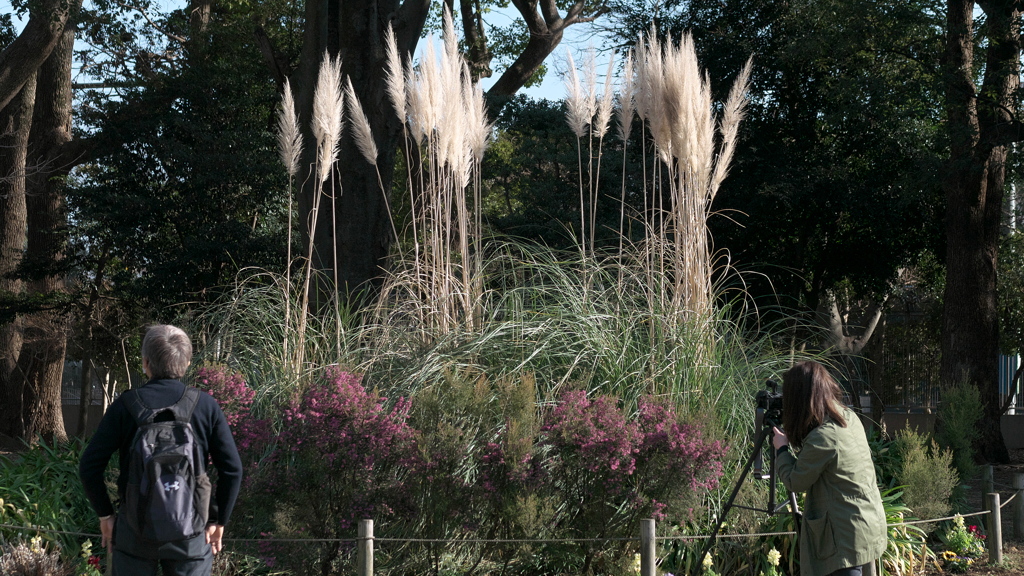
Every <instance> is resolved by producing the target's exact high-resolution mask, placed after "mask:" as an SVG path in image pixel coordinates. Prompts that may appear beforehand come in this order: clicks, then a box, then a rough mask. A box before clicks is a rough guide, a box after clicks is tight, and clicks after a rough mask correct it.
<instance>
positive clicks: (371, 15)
mask: <svg viewBox="0 0 1024 576" xmlns="http://www.w3.org/2000/svg"><path fill="white" fill-rule="evenodd" d="M428 6H429V1H427V0H406V1H405V2H403V3H402V4H401V5H399V3H398V2H397V1H395V0H379V1H375V0H359V1H355V2H341V1H340V0H308V1H307V3H306V22H307V24H306V31H305V37H304V41H303V50H302V56H301V61H300V64H299V69H298V71H297V76H298V78H297V80H296V84H297V86H298V98H297V105H298V108H299V119H300V123H301V128H302V131H303V138H304V141H305V145H304V147H303V149H304V151H305V152H304V158H303V165H304V166H311V165H312V164H313V162H314V160H315V154H316V146H315V141H314V140H313V136H312V132H311V130H310V120H311V117H312V108H313V93H314V90H315V87H316V80H317V69H318V66H319V64H320V61H321V59H322V58H323V56H324V51H325V50H326V51H328V52H330V53H331V54H340V56H341V59H342V73H343V75H344V76H347V77H349V78H351V80H352V85H353V88H354V89H355V91H356V94H357V96H358V97H359V99H360V102H361V103H362V105H363V109H364V111H365V113H366V116H367V118H368V120H369V122H370V126H371V127H372V130H373V135H374V139H375V140H376V144H377V149H378V150H379V151H380V154H379V156H378V159H377V163H378V167H379V177H380V180H379V181H378V170H377V169H375V168H374V166H372V165H370V164H369V163H367V162H366V161H365V160H364V159H363V157H362V156H361V155H360V154H359V152H358V150H357V147H356V144H355V142H354V140H353V138H352V135H351V131H349V130H345V131H344V132H343V135H342V139H341V144H340V151H339V154H338V157H339V161H338V162H336V163H335V170H334V173H333V174H332V176H331V178H330V179H329V180H328V182H327V183H326V184H325V186H324V190H325V192H326V193H328V194H332V193H333V195H334V196H335V197H336V201H332V200H331V199H330V197H327V198H325V199H324V200H323V201H322V204H321V213H320V215H319V217H318V219H317V226H316V230H310V228H309V224H310V221H311V213H312V208H313V202H314V196H315V192H316V189H317V186H316V184H315V183H314V182H313V180H315V178H312V177H311V178H307V179H306V184H305V186H304V187H303V189H302V191H301V194H300V195H299V214H301V215H303V218H304V220H305V223H306V224H305V227H304V241H305V242H307V243H308V242H309V241H310V238H311V237H312V241H313V245H314V254H313V267H314V268H315V269H317V270H320V271H321V272H324V273H325V277H332V272H333V271H334V268H335V264H334V263H335V250H337V256H336V258H337V262H338V269H337V278H338V287H337V289H338V291H339V292H340V294H341V295H342V297H343V298H346V297H348V298H351V297H354V296H356V295H357V294H358V293H359V292H360V291H363V290H365V289H372V288H374V287H375V284H376V282H377V281H378V280H380V278H381V277H382V266H383V263H384V260H385V258H386V257H387V255H388V249H389V246H390V239H391V234H390V233H391V224H390V222H389V218H390V213H389V211H388V209H387V207H388V205H389V203H388V202H386V201H385V196H386V195H387V196H390V192H391V182H392V171H393V168H394V162H395V152H396V149H397V146H398V143H399V142H400V137H401V134H402V125H401V123H400V122H399V119H398V118H397V117H396V116H395V113H394V111H393V109H392V107H391V105H390V101H389V100H388V98H387V96H386V94H385V86H384V82H385V78H384V74H382V73H381V71H382V70H384V68H385V54H384V45H383V38H384V29H385V28H386V27H387V26H388V24H389V23H392V24H393V26H394V29H395V35H396V38H397V40H398V47H399V51H400V52H401V53H402V54H403V56H404V57H405V58H409V57H410V55H411V54H412V52H413V51H414V50H415V48H416V43H417V41H418V40H419V37H420V33H421V32H422V30H423V24H424V22H425V20H426V16H427V8H428ZM346 122H347V119H346ZM332 209H333V210H334V216H335V217H336V222H337V230H332V218H331V214H330V210H332ZM307 245H308V244H307ZM324 288H325V287H320V289H319V290H317V291H316V292H315V293H319V294H320V295H321V300H320V303H319V304H320V305H323V304H325V303H326V302H325V301H324V300H323V298H324V297H325V294H324V292H325V290H324Z"/></svg>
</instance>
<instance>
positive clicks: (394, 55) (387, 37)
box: [384, 24, 409, 123]
mask: <svg viewBox="0 0 1024 576" xmlns="http://www.w3.org/2000/svg"><path fill="white" fill-rule="evenodd" d="M384 45H385V47H386V49H387V55H388V63H387V67H388V68H387V92H388V96H389V97H391V104H392V106H394V108H395V114H397V115H398V119H399V120H401V121H402V123H405V120H406V117H407V116H408V112H409V109H408V101H407V99H406V95H405V70H404V69H403V67H402V57H401V56H400V55H399V54H398V40H397V39H395V31H394V29H392V28H391V25H390V24H389V25H388V27H387V29H386V30H385V31H384Z"/></svg>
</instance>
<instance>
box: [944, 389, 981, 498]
mask: <svg viewBox="0 0 1024 576" xmlns="http://www.w3.org/2000/svg"><path fill="white" fill-rule="evenodd" d="M983 410H984V409H983V408H982V405H981V394H980V393H979V392H978V389H977V388H975V387H974V386H973V385H971V383H969V382H959V383H957V384H954V385H953V386H951V387H949V388H947V389H946V390H944V391H943V393H942V399H941V403H940V405H939V412H938V420H937V422H936V425H935V426H936V438H935V439H936V440H937V441H938V443H939V446H942V447H943V448H948V449H949V450H950V451H952V453H953V466H954V467H955V468H956V470H957V472H959V474H960V478H972V477H974V474H975V473H976V472H977V466H976V465H975V463H974V448H973V445H974V441H975V440H977V438H978V427H977V424H978V421H979V420H981V418H982V416H983V415H984V411H983Z"/></svg>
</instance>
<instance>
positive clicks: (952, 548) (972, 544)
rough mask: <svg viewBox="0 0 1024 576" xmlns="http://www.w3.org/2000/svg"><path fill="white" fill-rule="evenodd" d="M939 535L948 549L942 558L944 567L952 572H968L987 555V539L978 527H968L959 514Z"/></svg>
mask: <svg viewBox="0 0 1024 576" xmlns="http://www.w3.org/2000/svg"><path fill="white" fill-rule="evenodd" d="M937 534H938V536H939V540H940V541H941V542H942V544H943V545H944V546H945V548H946V550H945V551H944V552H943V553H942V556H941V559H942V564H943V567H945V568H946V569H947V570H949V571H950V572H966V571H967V569H968V568H969V567H970V566H971V564H973V563H974V561H975V560H976V559H977V558H980V557H981V555H982V554H984V553H985V544H984V541H985V537H984V536H983V535H982V534H981V532H980V531H979V530H978V527H977V526H968V525H967V524H966V523H965V522H964V518H963V516H960V515H959V514H957V515H956V517H955V518H953V520H952V521H950V522H949V523H948V524H947V525H946V526H945V528H944V529H941V530H939V531H938V532H937Z"/></svg>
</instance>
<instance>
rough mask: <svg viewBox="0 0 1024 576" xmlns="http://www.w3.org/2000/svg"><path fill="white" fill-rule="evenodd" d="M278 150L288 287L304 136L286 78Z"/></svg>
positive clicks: (288, 311) (287, 325) (287, 295)
mask: <svg viewBox="0 0 1024 576" xmlns="http://www.w3.org/2000/svg"><path fill="white" fill-rule="evenodd" d="M277 149H278V152H279V154H280V156H281V163H282V164H284V167H285V171H287V172H288V244H287V251H288V254H287V256H286V258H285V262H286V266H285V283H286V284H287V285H289V286H290V285H291V283H292V202H293V201H292V184H293V182H294V181H295V178H296V176H298V174H299V159H300V158H301V157H302V133H301V132H300V131H299V119H298V115H297V114H296V112H295V98H294V97H293V96H292V87H291V83H290V82H289V81H288V79H287V78H286V79H285V81H284V93H283V95H282V98H281V109H280V111H279V113H278V116H277ZM290 322H291V291H290V290H289V291H287V292H286V293H285V306H284V338H282V340H281V341H282V345H283V346H284V356H285V357H287V356H288V335H289V331H290V330H289V329H290V328H291V323H290Z"/></svg>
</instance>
